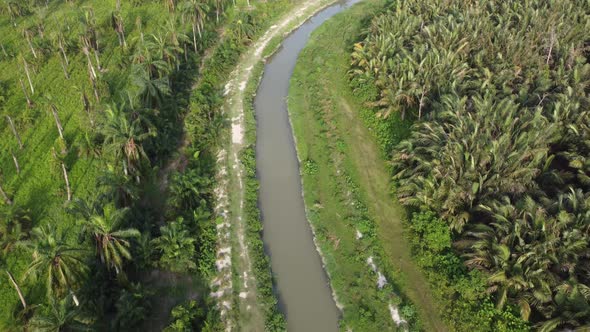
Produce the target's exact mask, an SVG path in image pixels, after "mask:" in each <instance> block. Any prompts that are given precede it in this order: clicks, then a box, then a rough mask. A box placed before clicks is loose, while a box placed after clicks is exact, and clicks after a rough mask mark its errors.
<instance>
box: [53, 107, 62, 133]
mask: <svg viewBox="0 0 590 332" xmlns="http://www.w3.org/2000/svg"><path fill="white" fill-rule="evenodd" d="M51 113H53V118H54V119H55V125H56V126H57V131H59V137H60V138H61V139H64V132H63V131H64V128H63V127H62V126H61V121H60V120H59V114H57V107H55V105H51Z"/></svg>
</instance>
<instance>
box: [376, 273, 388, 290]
mask: <svg viewBox="0 0 590 332" xmlns="http://www.w3.org/2000/svg"><path fill="white" fill-rule="evenodd" d="M386 284H387V279H386V278H385V276H384V275H383V273H381V271H379V272H377V287H379V289H382V288H383V287H384V286H385V285H386Z"/></svg>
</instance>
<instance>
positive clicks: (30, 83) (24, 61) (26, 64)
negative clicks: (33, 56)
mask: <svg viewBox="0 0 590 332" xmlns="http://www.w3.org/2000/svg"><path fill="white" fill-rule="evenodd" d="M23 64H24V67H25V74H26V75H27V80H28V81H29V87H30V88H31V94H32V95H34V94H35V88H33V82H32V81H31V74H30V73H29V64H28V63H27V60H25V58H23Z"/></svg>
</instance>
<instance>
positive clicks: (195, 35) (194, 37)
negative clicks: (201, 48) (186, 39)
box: [193, 24, 198, 54]
mask: <svg viewBox="0 0 590 332" xmlns="http://www.w3.org/2000/svg"><path fill="white" fill-rule="evenodd" d="M195 30H196V27H195V25H194V24H193V46H194V47H195V54H196V53H197V52H198V51H197V31H195Z"/></svg>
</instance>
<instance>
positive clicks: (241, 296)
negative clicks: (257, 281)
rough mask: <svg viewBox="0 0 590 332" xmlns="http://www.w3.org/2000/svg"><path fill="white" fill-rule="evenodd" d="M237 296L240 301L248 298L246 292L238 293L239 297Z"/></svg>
mask: <svg viewBox="0 0 590 332" xmlns="http://www.w3.org/2000/svg"><path fill="white" fill-rule="evenodd" d="M239 296H240V298H241V299H245V298H247V297H248V292H240V295H239Z"/></svg>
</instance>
